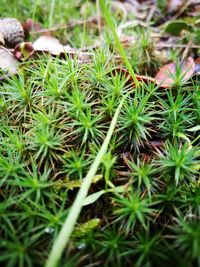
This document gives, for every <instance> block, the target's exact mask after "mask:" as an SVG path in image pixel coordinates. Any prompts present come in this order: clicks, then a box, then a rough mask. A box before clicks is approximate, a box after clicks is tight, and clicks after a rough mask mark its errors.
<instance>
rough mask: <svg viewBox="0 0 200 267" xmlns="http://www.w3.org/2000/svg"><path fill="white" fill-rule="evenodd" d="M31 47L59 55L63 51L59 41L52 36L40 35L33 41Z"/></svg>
mask: <svg viewBox="0 0 200 267" xmlns="http://www.w3.org/2000/svg"><path fill="white" fill-rule="evenodd" d="M33 48H34V49H35V50H37V51H39V50H40V51H44V52H50V53H51V54H52V55H59V54H60V53H63V52H65V49H64V46H63V45H62V44H61V43H60V41H59V40H58V39H57V38H55V37H52V36H47V35H42V36H40V37H39V38H38V39H37V40H36V41H35V42H34V43H33Z"/></svg>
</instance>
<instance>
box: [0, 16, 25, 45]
mask: <svg viewBox="0 0 200 267" xmlns="http://www.w3.org/2000/svg"><path fill="white" fill-rule="evenodd" d="M0 33H1V42H2V39H3V43H5V44H6V45H8V46H9V47H15V45H16V44H19V43H21V42H23V40H24V29H23V27H22V24H21V23H20V22H19V21H18V20H17V19H15V18H2V19H0Z"/></svg>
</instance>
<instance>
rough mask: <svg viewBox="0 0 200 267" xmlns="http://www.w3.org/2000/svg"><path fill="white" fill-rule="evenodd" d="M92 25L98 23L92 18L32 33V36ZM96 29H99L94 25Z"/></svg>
mask: <svg viewBox="0 0 200 267" xmlns="http://www.w3.org/2000/svg"><path fill="white" fill-rule="evenodd" d="M92 23H97V19H96V18H94V17H92V18H90V19H88V20H87V21H83V20H77V21H71V22H69V23H68V24H66V25H60V26H57V27H53V28H50V29H42V30H35V31H31V32H30V34H31V35H34V34H38V33H48V32H55V31H58V30H67V29H70V28H73V27H75V26H80V25H84V24H92ZM94 27H97V25H94Z"/></svg>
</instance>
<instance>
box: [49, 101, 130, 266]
mask: <svg viewBox="0 0 200 267" xmlns="http://www.w3.org/2000/svg"><path fill="white" fill-rule="evenodd" d="M124 99H125V97H123V99H122V100H121V102H120V104H119V106H118V108H117V109H116V111H115V115H114V117H113V119H112V121H111V124H110V127H109V130H108V132H107V135H106V138H105V140H104V142H103V144H102V146H101V148H100V150H99V152H98V154H97V156H96V158H95V160H94V162H93V164H92V165H91V167H90V169H89V171H88V173H87V175H86V177H85V179H84V180H83V183H82V186H81V188H80V190H79V192H78V194H77V197H76V199H75V201H74V203H73V205H72V207H71V209H70V212H69V215H68V217H67V218H66V220H65V222H64V224H63V226H62V228H61V230H60V233H59V235H58V237H57V239H56V240H55V242H54V244H53V247H52V250H51V252H50V255H49V257H48V259H47V262H46V267H55V266H57V264H58V262H59V260H60V258H61V256H62V252H63V250H64V248H65V246H66V245H67V242H68V241H69V237H70V235H71V233H72V231H73V229H74V226H75V224H76V221H77V219H78V216H79V214H80V211H81V209H82V206H83V203H84V199H85V198H86V196H87V193H88V190H89V188H90V185H91V183H92V179H93V177H94V175H95V174H96V171H97V169H98V167H99V165H100V163H101V161H102V158H103V156H104V154H105V153H106V151H107V147H108V145H109V142H110V139H111V136H112V134H113V131H114V128H115V125H116V122H117V118H118V115H119V113H120V110H121V107H122V105H123V103H124Z"/></svg>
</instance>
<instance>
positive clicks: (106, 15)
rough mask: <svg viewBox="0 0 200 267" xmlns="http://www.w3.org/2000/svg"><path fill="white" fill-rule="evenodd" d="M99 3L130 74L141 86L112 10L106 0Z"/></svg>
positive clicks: (137, 84) (136, 83)
mask: <svg viewBox="0 0 200 267" xmlns="http://www.w3.org/2000/svg"><path fill="white" fill-rule="evenodd" d="M99 3H100V6H101V9H102V11H103V15H104V18H105V20H106V22H107V24H108V26H109V28H110V30H111V31H112V34H113V37H114V40H115V43H116V46H117V48H118V50H119V53H120V55H121V57H122V59H123V60H124V63H125V64H126V67H127V69H128V70H129V72H130V75H131V77H132V78H133V81H134V83H135V85H136V86H139V82H138V80H137V78H136V76H135V73H134V71H133V68H132V66H131V64H130V62H129V60H128V58H127V56H126V53H125V52H124V49H123V47H122V45H121V43H120V40H119V37H118V34H117V32H116V29H115V25H114V23H113V20H112V16H111V14H110V12H109V10H108V8H107V6H106V4H105V0H99Z"/></svg>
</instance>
